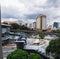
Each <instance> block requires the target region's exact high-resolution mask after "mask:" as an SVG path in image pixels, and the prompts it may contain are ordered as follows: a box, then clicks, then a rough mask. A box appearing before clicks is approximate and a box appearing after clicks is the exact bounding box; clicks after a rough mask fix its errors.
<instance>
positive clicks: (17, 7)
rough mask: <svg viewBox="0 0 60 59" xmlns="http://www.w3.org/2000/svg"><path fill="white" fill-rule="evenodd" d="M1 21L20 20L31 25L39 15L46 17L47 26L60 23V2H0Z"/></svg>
mask: <svg viewBox="0 0 60 59" xmlns="http://www.w3.org/2000/svg"><path fill="white" fill-rule="evenodd" d="M0 1H1V17H2V18H1V19H2V21H17V20H22V21H23V22H25V23H32V22H33V21H35V20H36V17H37V16H38V15H39V14H45V15H46V16H47V24H48V25H51V24H52V23H53V22H60V0H0Z"/></svg>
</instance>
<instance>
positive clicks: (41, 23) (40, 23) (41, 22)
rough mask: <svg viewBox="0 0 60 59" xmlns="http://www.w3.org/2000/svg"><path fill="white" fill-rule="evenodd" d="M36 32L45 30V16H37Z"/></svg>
mask: <svg viewBox="0 0 60 59" xmlns="http://www.w3.org/2000/svg"><path fill="white" fill-rule="evenodd" d="M36 30H46V15H42V14H41V15H39V16H37V18H36Z"/></svg>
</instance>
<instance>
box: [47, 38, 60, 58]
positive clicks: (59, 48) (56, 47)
mask: <svg viewBox="0 0 60 59" xmlns="http://www.w3.org/2000/svg"><path fill="white" fill-rule="evenodd" d="M46 53H47V54H51V55H52V56H53V57H54V59H60V38H58V39H55V40H51V41H50V43H49V46H48V47H47V48H46Z"/></svg>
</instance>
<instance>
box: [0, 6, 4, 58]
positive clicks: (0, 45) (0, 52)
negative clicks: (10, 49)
mask: <svg viewBox="0 0 60 59" xmlns="http://www.w3.org/2000/svg"><path fill="white" fill-rule="evenodd" d="M0 59H3V54H2V41H1V6H0Z"/></svg>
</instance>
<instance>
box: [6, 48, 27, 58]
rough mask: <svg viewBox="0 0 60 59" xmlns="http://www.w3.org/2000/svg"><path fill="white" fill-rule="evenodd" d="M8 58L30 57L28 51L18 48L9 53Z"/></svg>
mask: <svg viewBox="0 0 60 59" xmlns="http://www.w3.org/2000/svg"><path fill="white" fill-rule="evenodd" d="M7 59H28V53H27V52H26V51H23V50H21V49H17V50H15V51H13V52H12V53H11V54H9V55H8V56H7Z"/></svg>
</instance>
